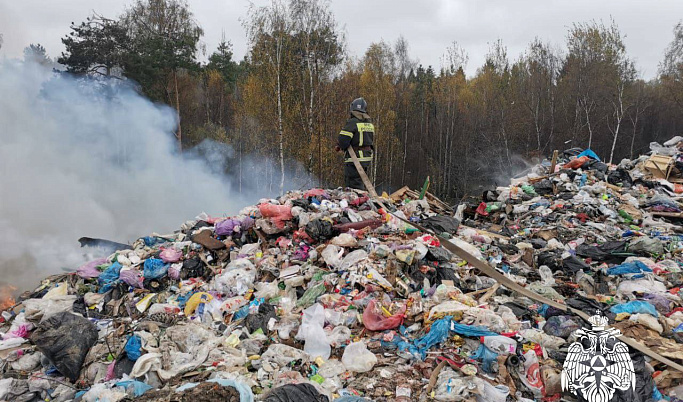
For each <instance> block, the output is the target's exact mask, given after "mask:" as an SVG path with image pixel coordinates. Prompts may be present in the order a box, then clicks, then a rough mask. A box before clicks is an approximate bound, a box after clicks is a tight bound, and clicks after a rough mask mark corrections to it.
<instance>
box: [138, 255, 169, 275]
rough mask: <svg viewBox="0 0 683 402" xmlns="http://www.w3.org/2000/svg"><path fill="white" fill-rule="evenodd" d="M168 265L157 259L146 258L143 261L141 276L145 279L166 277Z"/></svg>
mask: <svg viewBox="0 0 683 402" xmlns="http://www.w3.org/2000/svg"><path fill="white" fill-rule="evenodd" d="M167 272H168V265H167V264H166V263H165V262H164V261H163V260H160V259H158V258H148V259H146V260H145V264H144V268H143V274H142V275H143V276H144V277H145V279H159V278H161V277H163V276H166V273H167Z"/></svg>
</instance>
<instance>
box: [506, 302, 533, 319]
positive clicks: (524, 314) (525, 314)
mask: <svg viewBox="0 0 683 402" xmlns="http://www.w3.org/2000/svg"><path fill="white" fill-rule="evenodd" d="M503 305H504V306H506V307H509V308H510V310H512V312H513V313H514V314H515V315H516V316H517V318H518V319H519V320H520V321H531V322H533V321H534V315H533V313H532V312H531V310H529V308H528V307H526V306H524V305H522V304H520V303H518V302H507V303H505V304H503Z"/></svg>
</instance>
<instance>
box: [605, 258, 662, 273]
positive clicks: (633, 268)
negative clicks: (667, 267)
mask: <svg viewBox="0 0 683 402" xmlns="http://www.w3.org/2000/svg"><path fill="white" fill-rule="evenodd" d="M643 272H652V270H651V269H650V268H648V266H647V265H645V264H643V263H642V262H640V261H632V262H625V263H623V264H621V265H616V266H614V267H612V268H608V269H607V275H627V274H641V273H643Z"/></svg>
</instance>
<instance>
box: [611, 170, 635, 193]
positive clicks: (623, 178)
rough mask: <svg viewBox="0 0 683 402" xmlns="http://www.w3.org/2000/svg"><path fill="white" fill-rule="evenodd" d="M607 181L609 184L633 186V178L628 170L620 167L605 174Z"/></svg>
mask: <svg viewBox="0 0 683 402" xmlns="http://www.w3.org/2000/svg"><path fill="white" fill-rule="evenodd" d="M607 182H608V183H609V184H614V185H615V186H619V185H621V186H623V187H625V188H629V187H631V186H633V179H631V175H630V174H629V173H628V171H626V170H624V169H621V168H619V169H617V170H613V171H611V172H610V173H609V174H608V175H607Z"/></svg>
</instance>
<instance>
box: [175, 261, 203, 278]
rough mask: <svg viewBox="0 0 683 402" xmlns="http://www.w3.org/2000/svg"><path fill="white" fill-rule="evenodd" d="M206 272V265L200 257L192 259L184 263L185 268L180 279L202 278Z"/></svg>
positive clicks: (181, 271)
mask: <svg viewBox="0 0 683 402" xmlns="http://www.w3.org/2000/svg"><path fill="white" fill-rule="evenodd" d="M204 271H205V268H204V263H203V262H202V260H201V259H200V258H199V257H195V258H190V259H189V260H185V261H183V267H182V268H181V269H180V279H182V280H186V279H189V278H200V277H202V276H204Z"/></svg>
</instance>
